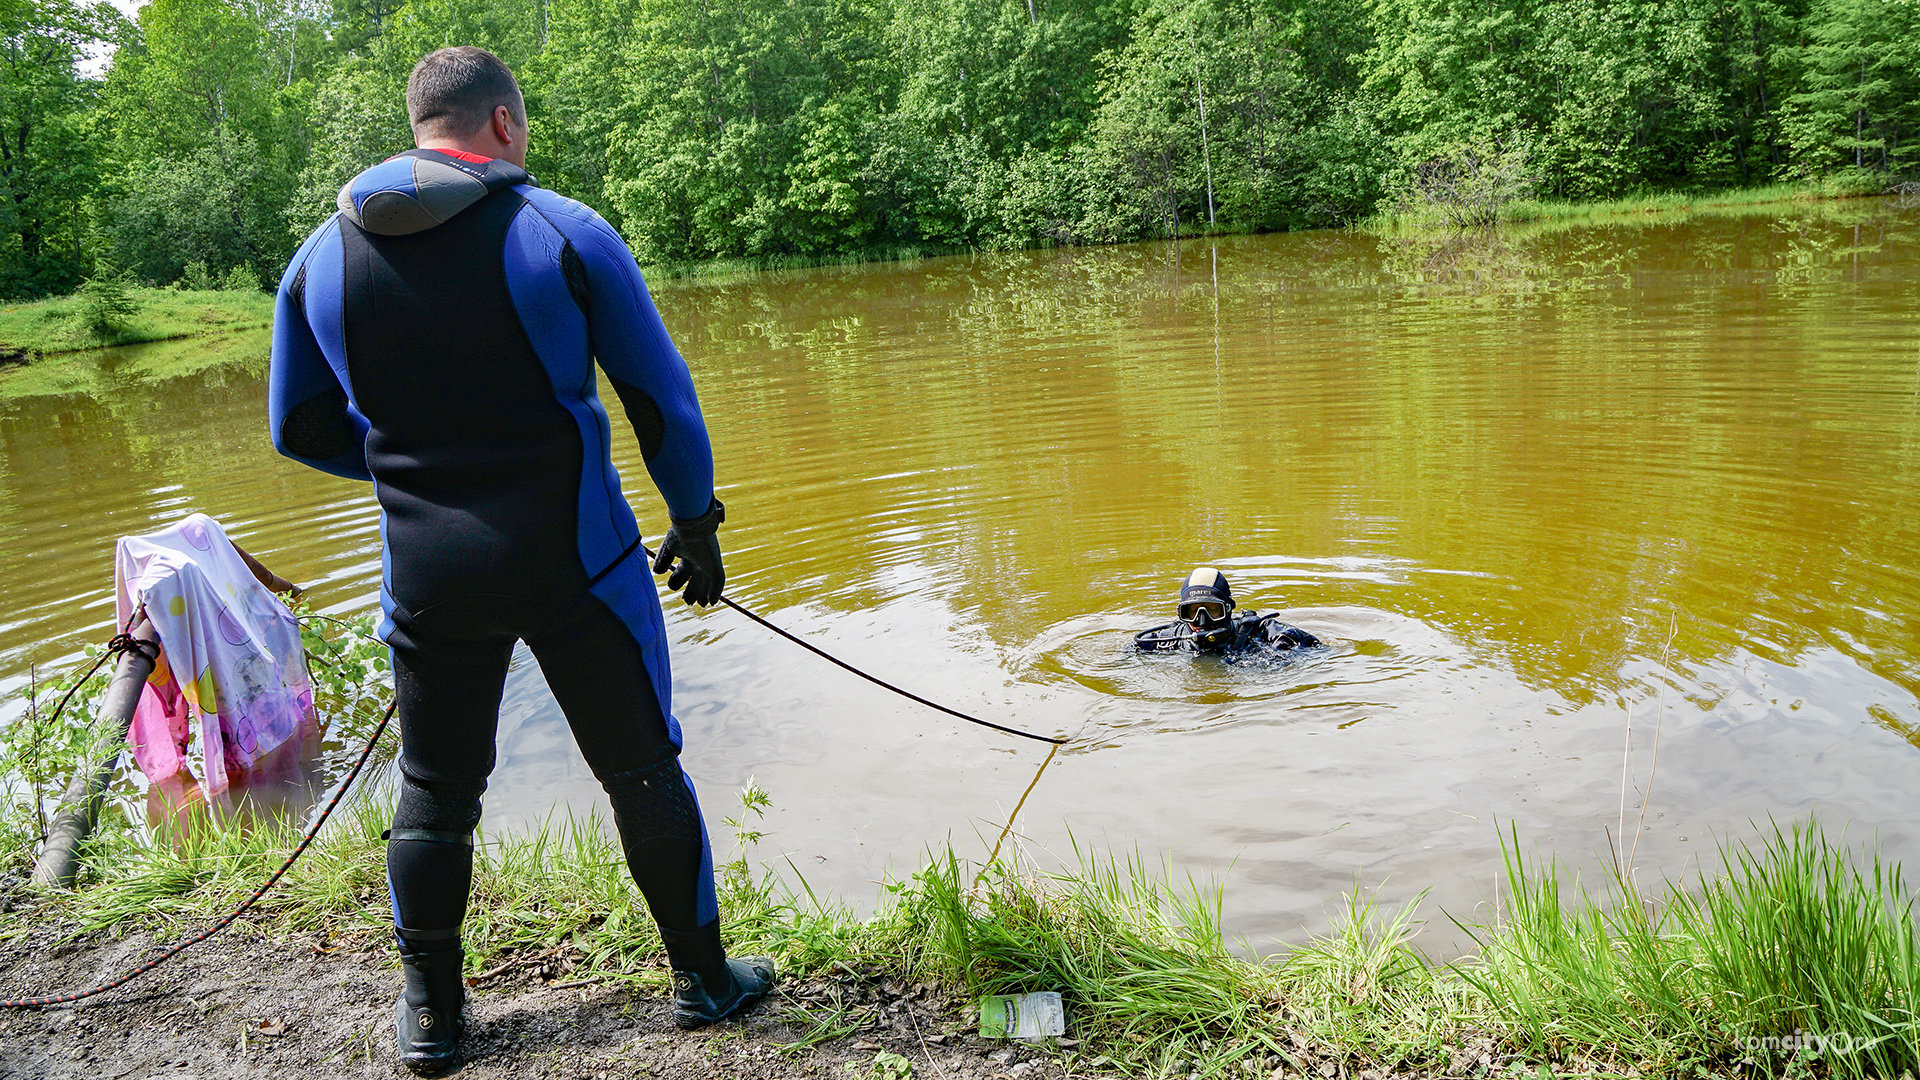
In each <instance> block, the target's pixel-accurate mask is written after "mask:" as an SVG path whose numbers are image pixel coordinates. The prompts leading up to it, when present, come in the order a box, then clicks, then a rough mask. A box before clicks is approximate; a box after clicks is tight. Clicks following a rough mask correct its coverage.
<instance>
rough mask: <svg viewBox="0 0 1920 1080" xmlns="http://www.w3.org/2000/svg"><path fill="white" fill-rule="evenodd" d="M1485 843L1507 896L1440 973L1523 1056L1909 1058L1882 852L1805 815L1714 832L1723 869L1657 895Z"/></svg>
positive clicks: (1617, 1060) (1651, 1060)
mask: <svg viewBox="0 0 1920 1080" xmlns="http://www.w3.org/2000/svg"><path fill="white" fill-rule="evenodd" d="M1503 849H1504V851H1505V855H1506V884H1507V887H1508V894H1509V900H1508V902H1507V904H1506V905H1505V908H1504V910H1503V911H1502V912H1501V913H1500V916H1499V917H1498V918H1497V919H1496V920H1495V921H1494V922H1492V923H1490V924H1487V925H1485V926H1480V927H1474V928H1472V929H1473V931H1474V933H1475V937H1476V940H1478V942H1479V944H1480V949H1481V951H1480V955H1479V957H1478V958H1477V959H1476V960H1474V961H1471V962H1467V963H1462V964H1460V965H1457V966H1456V967H1455V969H1454V970H1455V971H1457V972H1458V974H1459V976H1460V978H1462V979H1463V980H1465V981H1466V983H1467V984H1468V985H1469V986H1471V987H1472V988H1473V989H1474V990H1476V991H1477V992H1478V996H1479V997H1480V998H1481V999H1482V1000H1483V1001H1485V1002H1486V1003H1487V1008H1488V1011H1487V1016H1488V1019H1489V1021H1491V1022H1493V1023H1494V1024H1496V1025H1498V1026H1499V1027H1500V1028H1502V1029H1503V1030H1504V1031H1505V1032H1506V1033H1507V1035H1508V1037H1509V1039H1510V1040H1511V1041H1512V1043H1513V1044H1514V1045H1515V1046H1516V1047H1517V1048H1518V1049H1520V1050H1522V1051H1523V1052H1525V1053H1527V1054H1528V1055H1530V1056H1533V1057H1538V1058H1542V1059H1546V1060H1570V1059H1572V1058H1573V1057H1576V1056H1586V1057H1589V1058H1592V1059H1594V1060H1598V1061H1602V1062H1606V1063H1608V1064H1610V1065H1612V1066H1614V1067H1617V1068H1621V1069H1627V1068H1637V1069H1639V1070H1641V1071H1642V1072H1646V1071H1653V1072H1656V1073H1661V1074H1669V1075H1687V1074H1690V1073H1692V1072H1695V1071H1699V1070H1703V1069H1704V1070H1709V1071H1712V1070H1716V1069H1721V1068H1725V1067H1728V1066H1730V1065H1732V1064H1734V1063H1737V1062H1738V1061H1740V1060H1741V1059H1742V1058H1746V1059H1750V1060H1752V1061H1754V1062H1756V1063H1759V1064H1762V1065H1767V1066H1784V1065H1787V1064H1790V1063H1794V1062H1799V1063H1801V1064H1806V1063H1809V1062H1812V1061H1816V1060H1817V1061H1818V1063H1819V1064H1820V1065H1821V1066H1823V1067H1824V1068H1826V1069H1830V1070H1831V1071H1833V1072H1834V1073H1836V1074H1838V1075H1843V1076H1886V1077H1894V1076H1899V1075H1900V1074H1901V1073H1903V1072H1906V1071H1910V1070H1913V1069H1915V1068H1916V1067H1920V1014H1916V1011H1915V1009H1916V1003H1917V1002H1920V958H1917V956H1916V941H1915V929H1914V922H1913V915H1914V906H1913V898H1912V896H1911V895H1910V894H1909V893H1908V891H1907V888H1906V885H1905V883H1904V881H1903V880H1902V878H1901V874H1900V870H1899V868H1898V867H1897V866H1889V865H1887V864H1885V863H1883V862H1882V861H1881V859H1880V857H1879V856H1878V855H1877V854H1873V853H1870V852H1869V853H1863V854H1862V855H1860V856H1858V857H1857V858H1856V857H1855V856H1854V855H1852V854H1851V853H1850V852H1849V851H1848V850H1847V849H1846V848H1845V847H1843V846H1842V845H1840V844H1838V843H1835V842H1834V841H1832V840H1830V839H1829V838H1828V837H1827V835H1826V833H1825V831H1824V830H1823V829H1822V827H1821V826H1820V825H1819V824H1818V822H1814V821H1809V822H1806V823H1799V824H1794V825H1792V826H1791V827H1788V828H1784V829H1783V828H1781V827H1780V826H1778V825H1773V826H1772V827H1771V828H1770V829H1769V830H1768V831H1766V832H1764V833H1762V834H1761V836H1760V838H1759V842H1758V844H1757V846H1748V845H1744V844H1731V843H1729V844H1723V845H1722V847H1721V855H1722V858H1723V860H1724V862H1725V864H1726V869H1725V872H1724V873H1722V874H1721V875H1719V876H1717V877H1711V878H1709V877H1704V876H1703V877H1702V879H1701V880H1699V881H1698V882H1697V883H1695V886H1696V887H1695V888H1694V889H1691V890H1689V889H1687V888H1682V887H1677V886H1676V887H1670V888H1669V890H1668V892H1667V894H1666V895H1665V896H1664V897H1662V898H1660V899H1659V900H1654V899H1650V898H1647V897H1644V896H1642V895H1641V894H1640V892H1639V891H1638V889H1637V888H1636V887H1635V886H1634V885H1633V884H1632V883H1631V881H1630V880H1629V879H1627V878H1626V877H1625V876H1624V875H1616V876H1615V877H1614V878H1613V879H1611V880H1610V881H1609V882H1608V888H1607V890H1606V892H1605V893H1603V894H1602V895H1600V896H1594V895H1590V894H1589V893H1587V892H1586V891H1585V890H1583V889H1581V888H1580V887H1578V885H1577V884H1576V885H1574V886H1573V887H1572V888H1571V889H1569V888H1568V887H1567V886H1566V885H1565V883H1563V881H1562V876H1563V875H1562V874H1561V873H1560V872H1559V868H1558V867H1556V866H1555V865H1553V864H1552V863H1548V864H1546V865H1544V866H1542V865H1540V864H1538V863H1535V864H1531V865H1529V864H1528V863H1527V862H1526V860H1525V859H1524V858H1523V857H1522V856H1521V855H1520V853H1519V851H1518V847H1517V844H1514V845H1511V846H1509V845H1507V844H1503ZM1860 860H1864V861H1865V866H1866V868H1865V869H1863V868H1862V866H1861V862H1860ZM1809 1036H1813V1037H1818V1038H1819V1039H1822V1040H1826V1042H1825V1043H1824V1045H1825V1047H1826V1048H1825V1049H1824V1050H1821V1049H1819V1047H1817V1046H1815V1045H1813V1041H1814V1040H1813V1039H1810V1038H1808V1037H1809Z"/></svg>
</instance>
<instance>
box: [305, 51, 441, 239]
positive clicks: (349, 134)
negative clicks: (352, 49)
mask: <svg viewBox="0 0 1920 1080" xmlns="http://www.w3.org/2000/svg"><path fill="white" fill-rule="evenodd" d="M406 91H407V87H406V83H405V81H404V80H403V79H396V78H395V77H394V76H393V75H392V74H391V73H389V72H388V71H386V70H383V69H382V68H381V67H379V66H377V65H375V64H372V63H369V62H364V61H348V62H347V63H344V64H342V65H341V66H339V67H338V68H336V69H334V71H333V72H332V73H330V74H329V75H328V76H327V77H326V80H325V81H323V82H322V83H321V84H320V85H319V87H318V88H317V89H316V90H315V91H314V94H313V99H312V108H311V111H310V112H309V114H308V122H307V130H308V133H309V135H308V138H309V142H308V148H307V160H306V164H305V165H304V166H302V168H301V169H300V174H299V178H298V181H297V183H296V186H295V189H294V194H293V196H292V200H291V202H290V203H289V205H288V206H287V208H286V218H287V226H288V228H289V230H290V239H291V240H292V242H294V243H296V244H297V243H299V242H300V241H301V240H303V239H305V238H306V235H307V234H308V233H309V232H311V231H313V229H314V227H315V226H317V225H319V224H320V223H321V222H322V221H325V220H326V219H327V217H328V215H330V214H332V213H333V211H334V206H335V203H334V199H335V197H336V195H337V194H338V193H339V190H340V187H341V185H343V184H345V183H346V182H347V181H348V180H351V179H353V177H354V175H355V174H356V173H358V172H360V170H362V169H365V168H366V167H368V166H369V165H372V164H374V163H376V162H379V161H383V160H385V159H387V158H389V157H392V156H393V155H394V154H397V153H399V152H401V151H402V150H406V149H409V148H411V147H412V146H413V131H412V129H411V128H409V127H408V126H407V104H406Z"/></svg>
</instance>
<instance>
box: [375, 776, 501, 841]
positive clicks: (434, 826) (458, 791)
mask: <svg viewBox="0 0 1920 1080" xmlns="http://www.w3.org/2000/svg"><path fill="white" fill-rule="evenodd" d="M486 790H487V782H486V781H485V780H472V781H468V780H421V779H419V778H418V777H414V776H409V775H407V774H406V772H405V771H404V770H403V771H402V772H401V774H400V805H399V806H398V807H396V808H395V809H394V812H393V827H394V828H396V829H429V830H433V831H436V832H448V833H470V832H472V831H473V830H474V828H475V827H476V826H478V825H479V824H480V796H481V795H483V794H485V793H486Z"/></svg>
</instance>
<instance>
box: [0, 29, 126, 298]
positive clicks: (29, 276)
mask: <svg viewBox="0 0 1920 1080" xmlns="http://www.w3.org/2000/svg"><path fill="white" fill-rule="evenodd" d="M119 22H120V19H119V16H118V15H117V14H116V13H114V12H113V10H112V9H111V8H109V7H107V6H106V5H104V4H102V5H99V6H98V7H81V6H80V5H77V4H74V3H72V2H71V0H0V296H22V295H26V296H32V295H44V294H46V293H49V292H58V291H64V290H65V289H69V288H72V287H73V285H74V284H75V283H76V282H78V281H79V280H80V277H81V275H82V273H83V272H84V270H85V268H86V266H87V263H88V256H87V253H86V234H87V221H86V217H85V213H84V208H85V202H86V198H87V196H88V195H89V194H90V193H91V192H92V190H93V188H94V186H95V184H96V183H97V179H98V175H99V168H100V163H99V154H98V146H99V144H98V142H97V140H95V139H93V138H91V137H90V135H91V127H92V125H91V123H90V119H89V117H90V111H91V109H92V108H93V104H94V100H93V99H94V84H93V83H92V82H91V81H90V80H88V79H85V78H83V77H81V75H80V74H79V71H78V67H77V65H78V64H79V61H80V59H81V57H82V55H83V50H84V49H85V48H86V46H87V45H88V44H90V43H93V42H97V41H99V40H101V39H102V38H103V37H105V36H106V35H108V34H109V33H111V32H112V30H113V28H114V27H115V26H116V25H117V24H118V23H119Z"/></svg>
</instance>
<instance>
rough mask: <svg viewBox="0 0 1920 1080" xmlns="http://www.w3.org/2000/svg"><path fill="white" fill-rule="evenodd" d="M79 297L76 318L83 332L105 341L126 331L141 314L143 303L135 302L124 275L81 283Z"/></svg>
mask: <svg viewBox="0 0 1920 1080" xmlns="http://www.w3.org/2000/svg"><path fill="white" fill-rule="evenodd" d="M77 295H78V299H79V304H78V307H77V309H76V310H75V312H74V317H75V318H76V319H77V320H78V321H79V323H80V328H81V329H82V330H84V331H86V332H87V333H88V334H91V335H92V336H94V337H96V338H98V339H100V340H101V341H106V340H107V339H109V338H111V337H113V336H114V335H116V334H118V333H121V332H122V331H124V330H126V328H127V323H128V321H129V320H131V319H132V318H133V317H134V316H135V315H138V314H139V313H140V302H139V301H138V300H135V299H134V298H133V293H132V291H131V290H130V288H129V286H128V284H127V276H126V274H125V273H124V272H121V273H111V274H107V273H102V274H98V275H96V276H94V277H90V278H88V279H87V280H86V281H84V282H82V283H81V285H80V291H79V293H78V294H77Z"/></svg>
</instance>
